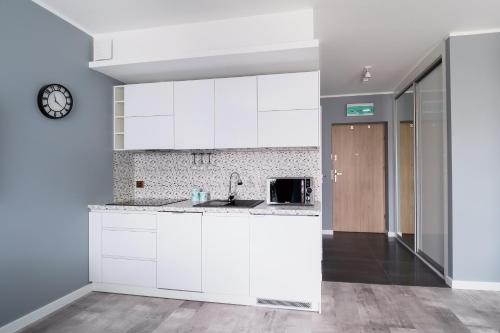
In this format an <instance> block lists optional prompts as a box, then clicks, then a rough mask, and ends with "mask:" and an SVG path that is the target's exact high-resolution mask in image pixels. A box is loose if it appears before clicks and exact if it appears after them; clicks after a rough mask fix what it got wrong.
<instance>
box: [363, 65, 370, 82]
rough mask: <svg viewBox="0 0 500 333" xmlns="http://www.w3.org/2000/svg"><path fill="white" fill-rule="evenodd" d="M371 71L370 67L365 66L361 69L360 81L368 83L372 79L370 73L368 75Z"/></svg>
mask: <svg viewBox="0 0 500 333" xmlns="http://www.w3.org/2000/svg"><path fill="white" fill-rule="evenodd" d="M371 69H372V66H365V67H364V68H363V75H362V76H361V80H362V81H363V82H368V81H369V80H370V79H371V78H372V73H370V70H371Z"/></svg>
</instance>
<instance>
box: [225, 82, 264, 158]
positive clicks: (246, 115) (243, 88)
mask: <svg viewBox="0 0 500 333" xmlns="http://www.w3.org/2000/svg"><path fill="white" fill-rule="evenodd" d="M254 147H257V77H255V76H249V77H236V78H227V79H216V80H215V148H254Z"/></svg>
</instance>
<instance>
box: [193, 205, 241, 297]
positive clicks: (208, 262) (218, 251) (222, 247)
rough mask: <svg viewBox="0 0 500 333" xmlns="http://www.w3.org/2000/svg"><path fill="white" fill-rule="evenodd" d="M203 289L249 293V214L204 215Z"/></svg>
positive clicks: (209, 291)
mask: <svg viewBox="0 0 500 333" xmlns="http://www.w3.org/2000/svg"><path fill="white" fill-rule="evenodd" d="M202 243H203V292H208V293H216V294H230V295H248V294H249V245H250V244H249V217H248V216H229V215H227V214H226V215H225V216H224V215H216V216H214V215H204V216H203V242H202Z"/></svg>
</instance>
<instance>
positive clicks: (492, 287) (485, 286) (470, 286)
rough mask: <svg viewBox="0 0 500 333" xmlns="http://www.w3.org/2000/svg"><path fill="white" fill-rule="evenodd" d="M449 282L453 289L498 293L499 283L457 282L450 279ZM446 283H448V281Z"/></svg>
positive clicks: (499, 289)
mask: <svg viewBox="0 0 500 333" xmlns="http://www.w3.org/2000/svg"><path fill="white" fill-rule="evenodd" d="M448 279H450V278H448ZM450 281H451V287H452V288H453V289H467V290H489V291H500V282H483V281H458V280H452V279H450ZM446 282H447V283H448V281H446Z"/></svg>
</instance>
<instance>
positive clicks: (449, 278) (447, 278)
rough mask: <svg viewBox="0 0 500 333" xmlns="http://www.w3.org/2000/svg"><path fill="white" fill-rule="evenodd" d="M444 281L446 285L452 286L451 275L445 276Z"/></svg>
mask: <svg viewBox="0 0 500 333" xmlns="http://www.w3.org/2000/svg"><path fill="white" fill-rule="evenodd" d="M444 282H445V283H446V284H447V285H448V287H450V288H453V279H452V278H451V277H449V276H445V277H444Z"/></svg>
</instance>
